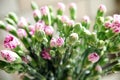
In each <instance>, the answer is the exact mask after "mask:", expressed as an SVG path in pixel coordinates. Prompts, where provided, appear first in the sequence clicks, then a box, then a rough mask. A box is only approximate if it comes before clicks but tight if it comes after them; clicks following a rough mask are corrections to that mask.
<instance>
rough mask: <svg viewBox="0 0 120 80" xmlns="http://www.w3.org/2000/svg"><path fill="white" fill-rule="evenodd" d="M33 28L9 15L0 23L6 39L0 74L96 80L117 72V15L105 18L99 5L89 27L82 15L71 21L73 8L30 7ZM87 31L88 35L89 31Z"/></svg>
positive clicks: (52, 79)
mask: <svg viewBox="0 0 120 80" xmlns="http://www.w3.org/2000/svg"><path fill="white" fill-rule="evenodd" d="M31 7H32V10H33V18H34V20H35V23H34V24H31V23H30V22H29V21H28V20H27V19H26V18H24V17H21V18H18V17H17V15H16V14H15V13H13V12H10V13H8V15H7V16H6V17H5V21H6V24H5V23H4V22H2V21H0V29H3V30H5V31H7V32H9V33H10V34H8V35H7V36H6V37H5V40H4V46H5V48H6V50H1V51H0V55H1V57H2V58H3V59H2V60H0V69H2V70H4V71H6V72H8V73H14V72H18V74H20V75H21V74H22V75H23V76H24V77H23V80H62V79H63V80H99V79H101V77H102V76H103V75H107V74H110V73H114V72H117V71H119V70H120V64H119V60H120V58H119V56H120V54H119V51H120V34H119V33H120V15H118V14H115V15H113V16H105V13H106V7H105V6H104V5H100V6H99V8H98V11H97V15H96V18H95V23H94V25H93V27H92V25H91V24H90V22H91V21H90V19H89V17H88V16H84V17H83V19H82V20H81V21H78V22H77V21H76V11H77V7H76V4H75V3H70V4H69V13H70V15H69V16H67V15H65V14H64V12H65V7H66V6H65V5H64V4H63V3H61V2H59V3H58V8H57V10H56V13H54V11H53V8H52V7H51V6H43V7H41V8H40V9H39V7H38V6H37V4H36V3H35V2H32V4H31ZM90 27H92V31H90V30H89V29H90Z"/></svg>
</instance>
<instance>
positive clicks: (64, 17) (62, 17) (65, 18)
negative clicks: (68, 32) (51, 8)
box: [61, 15, 69, 23]
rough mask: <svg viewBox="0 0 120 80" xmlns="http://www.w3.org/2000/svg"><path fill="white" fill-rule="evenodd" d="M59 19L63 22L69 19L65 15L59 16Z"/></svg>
mask: <svg viewBox="0 0 120 80" xmlns="http://www.w3.org/2000/svg"><path fill="white" fill-rule="evenodd" d="M61 21H62V22H63V23H67V22H68V21H69V18H68V16H65V15H63V16H61Z"/></svg>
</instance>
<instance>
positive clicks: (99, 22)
mask: <svg viewBox="0 0 120 80" xmlns="http://www.w3.org/2000/svg"><path fill="white" fill-rule="evenodd" d="M97 23H98V24H99V25H101V24H103V23H104V17H98V18H97Z"/></svg>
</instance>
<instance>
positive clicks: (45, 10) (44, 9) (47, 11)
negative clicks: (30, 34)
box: [40, 6, 49, 16]
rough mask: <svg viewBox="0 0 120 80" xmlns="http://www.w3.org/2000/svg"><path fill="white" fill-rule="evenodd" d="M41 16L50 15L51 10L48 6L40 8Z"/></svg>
mask: <svg viewBox="0 0 120 80" xmlns="http://www.w3.org/2000/svg"><path fill="white" fill-rule="evenodd" d="M40 11H41V14H42V15H44V16H46V15H48V14H49V8H48V7H47V6H43V7H41V8H40Z"/></svg>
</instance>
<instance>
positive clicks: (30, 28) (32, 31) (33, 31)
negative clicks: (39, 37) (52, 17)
mask: <svg viewBox="0 0 120 80" xmlns="http://www.w3.org/2000/svg"><path fill="white" fill-rule="evenodd" d="M28 28H29V31H30V32H29V33H30V35H34V33H35V26H33V25H30V26H28Z"/></svg>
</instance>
